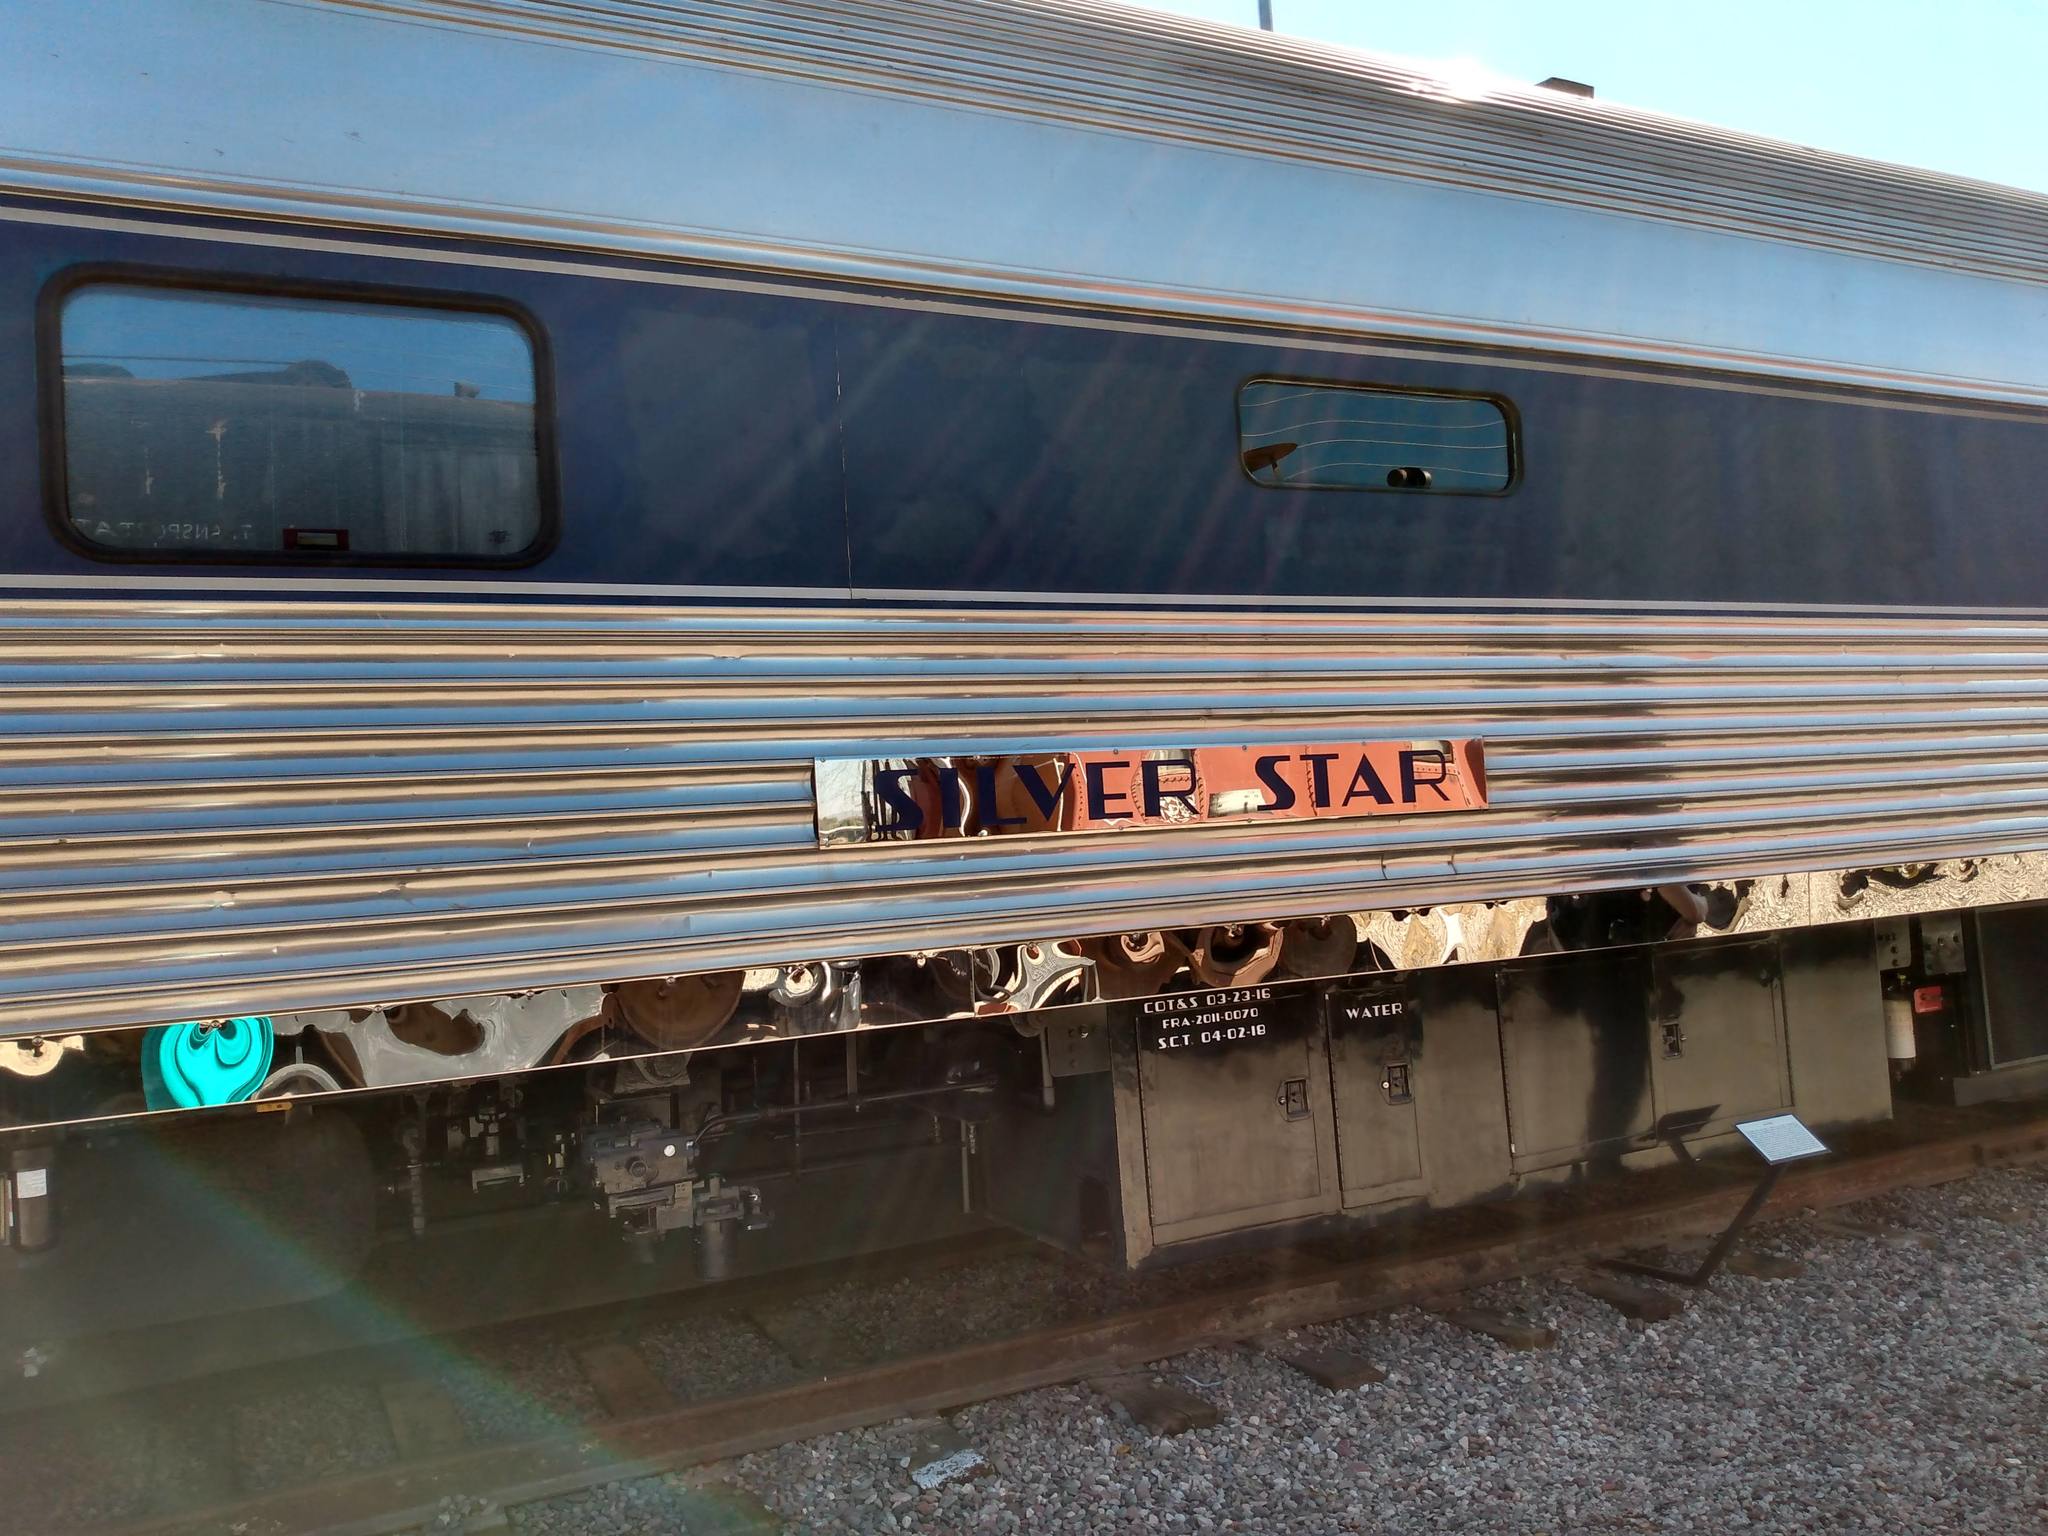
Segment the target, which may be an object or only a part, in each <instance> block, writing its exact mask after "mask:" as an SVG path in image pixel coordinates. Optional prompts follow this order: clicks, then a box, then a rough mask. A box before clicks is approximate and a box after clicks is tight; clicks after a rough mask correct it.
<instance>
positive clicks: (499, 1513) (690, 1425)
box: [75, 1108, 2048, 1536]
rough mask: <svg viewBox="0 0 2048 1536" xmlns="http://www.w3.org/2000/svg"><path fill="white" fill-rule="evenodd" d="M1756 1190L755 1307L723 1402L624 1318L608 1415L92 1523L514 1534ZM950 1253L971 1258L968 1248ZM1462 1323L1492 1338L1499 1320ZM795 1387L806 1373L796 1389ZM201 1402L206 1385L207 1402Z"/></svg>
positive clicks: (1972, 1137)
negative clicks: (746, 1353) (583, 1503)
mask: <svg viewBox="0 0 2048 1536" xmlns="http://www.w3.org/2000/svg"><path fill="white" fill-rule="evenodd" d="M2042 1160H2048V1115H2043V1114H2042V1113H2041V1112H2040V1111H2039V1110H2038V1109H2033V1110H2015V1109H2011V1108H1984V1109H1977V1110H1972V1111H1968V1112H1963V1111H1915V1112H1912V1113H1911V1114H1909V1115H1907V1116H1906V1117H1904V1118H1903V1119H1902V1120H1901V1121H1900V1122H1897V1123H1895V1124H1893V1125H1892V1126H1888V1127H1881V1128H1873V1130H1871V1131H1870V1132H1868V1133H1865V1134H1862V1135H1859V1136H1858V1137H1856V1138H1855V1139H1853V1140H1849V1139H1846V1138H1845V1141H1844V1144H1843V1147H1842V1149H1841V1152H1840V1155H1838V1156H1836V1157H1834V1158H1832V1159H1828V1160H1825V1161H1821V1162H1816V1163H1813V1164H1808V1165H1801V1166H1797V1167H1794V1168H1793V1169H1791V1170H1790V1171H1789V1172H1788V1173H1787V1174H1786V1176H1785V1177H1784V1178H1783V1179H1782V1180H1781V1181H1780V1182H1779V1184H1778V1185H1777V1187H1776V1189H1775V1191H1774V1192H1773V1194H1772V1196H1771V1199H1770V1200H1769V1203H1768V1204H1767V1205H1766V1207H1765V1208H1764V1211H1763V1213H1762V1217H1761V1219H1762V1220H1764V1221H1768V1220H1770V1219H1771V1218H1773V1217H1782V1216H1785V1215H1789V1214H1792V1213H1794V1212H1799V1211H1804V1210H1818V1209H1823V1208H1826V1207H1830V1206H1836V1205H1843V1204H1848V1203H1852V1202H1855V1201H1860V1200H1864V1199H1868V1198H1871V1197H1873V1196H1876V1195H1880V1194H1884V1193H1887V1192H1890V1191H1893V1190H1897V1189H1901V1188H1908V1187H1914V1186H1921V1185H1928V1184H1935V1183H1941V1182H1945V1181H1948V1180H1952V1179H1956V1178H1960V1177H1964V1176H1966V1175H1968V1174H1970V1173H1973V1172H1975V1171H1977V1170H1980V1169H1984V1168H1990V1167H2006V1166H2014V1165H2019V1164H2025V1163H2031V1162H2037V1161H2042ZM1752 1184H1753V1178H1752V1176H1751V1175H1750V1172H1749V1170H1747V1169H1746V1168H1743V1167H1742V1166H1740V1165H1739V1164H1734V1163H1729V1164H1719V1163H1708V1164H1702V1165H1699V1166H1694V1167H1675V1168H1671V1169H1666V1170H1661V1171H1658V1172H1656V1173H1649V1174H1640V1175H1637V1176H1635V1177H1634V1178H1632V1179H1629V1180H1625V1181H1618V1182H1615V1183H1611V1184H1606V1185H1589V1186H1585V1187H1583V1188H1581V1189H1578V1190H1575V1191H1574V1190H1567V1191H1561V1192H1559V1193H1556V1194H1554V1195H1550V1196H1546V1197H1542V1198H1539V1199H1534V1200H1522V1201H1517V1202H1513V1203H1511V1204H1506V1205H1503V1206H1498V1207H1489V1208H1482V1209H1480V1210H1478V1211H1473V1212H1463V1213H1457V1214H1456V1215H1454V1216H1452V1217H1449V1218H1446V1219H1444V1220H1442V1221H1439V1222H1434V1223H1429V1224H1423V1225H1419V1226H1417V1227H1415V1228H1412V1229H1401V1230H1390V1231H1384V1232H1382V1233H1381V1234H1379V1235H1377V1236H1376V1237H1368V1238H1365V1239H1360V1240H1346V1241H1344V1242H1331V1241H1325V1242H1317V1243H1310V1244H1307V1245H1305V1246H1303V1247H1299V1248H1295V1249H1289V1250H1283V1251H1281V1252H1280V1253H1278V1254H1266V1255H1261V1256H1260V1259H1259V1265H1260V1269H1259V1271H1258V1272H1257V1273H1252V1274H1249V1275H1248V1274H1247V1272H1246V1271H1245V1270H1244V1268H1243V1266H1242V1265H1240V1266H1238V1267H1237V1268H1236V1269H1234V1270H1233V1269H1232V1268H1231V1266H1230V1265H1229V1264H1228V1263H1226V1264H1225V1265H1224V1266H1223V1268H1222V1269H1221V1270H1220V1271H1218V1272H1217V1274H1216V1275H1214V1276H1212V1277H1211V1282H1212V1283H1205V1284H1203V1285H1201V1286H1199V1287H1196V1288H1192V1289H1184V1293H1182V1294H1174V1295H1169V1296H1167V1298H1166V1299H1147V1297H1146V1294H1145V1293H1144V1292H1143V1288H1136V1289H1134V1292H1133V1296H1134V1300H1133V1301H1132V1303H1131V1304H1128V1305H1124V1306H1119V1307H1116V1308H1113V1309H1111V1310H1108V1311H1106V1312H1102V1313H1100V1314H1098V1315H1091V1316H1084V1317H1079V1318H1074V1319H1069V1320H1066V1321H1060V1322H1056V1323H1053V1324H1051V1325H1049V1326H1035V1327H1028V1328H1026V1329H1025V1330H1024V1331H1021V1332H1016V1333H1014V1334H1011V1335H1008V1336H1003V1337H984V1338H979V1339H975V1340H974V1341H972V1342H964V1343H955V1344H953V1345H952V1346H951V1347H944V1341H943V1340H941V1341H940V1344H941V1347H935V1348H934V1347H919V1346H918V1345H917V1344H915V1343H913V1344H911V1345H910V1347H909V1348H908V1349H907V1351H905V1352H901V1353H897V1354H893V1355H887V1356H885V1357H882V1358H861V1357H860V1356H859V1355H858V1353H857V1352H856V1353H854V1354H845V1353H835V1348H834V1340H833V1339H832V1338H831V1337H830V1336H829V1335H821V1334H813V1335H812V1336H810V1337H808V1338H807V1337H806V1336H805V1335H804V1333H803V1330H802V1329H801V1328H800V1327H799V1328H792V1327H791V1326H790V1325H789V1323H788V1319H787V1317H779V1316H778V1314H777V1313H776V1311H775V1308H774V1307H773V1306H771V1305H767V1304H764V1303H762V1302H760V1301H758V1300H757V1301H755V1302H754V1303H752V1306H753V1310H752V1311H751V1312H749V1313H748V1314H747V1316H746V1322H747V1323H748V1324H749V1325H750V1326H751V1327H753V1328H754V1329H755V1330H757V1332H758V1333H759V1334H760V1335H761V1336H762V1337H764V1338H765V1339H766V1340H767V1341H768V1342H769V1343H771V1344H772V1345H773V1346H774V1347H775V1349H776V1350H778V1351H779V1352H780V1354H781V1356H782V1357H783V1362H784V1365H785V1367H786V1370H785V1371H784V1373H783V1374H784V1379H783V1380H782V1382H781V1383H780V1384H776V1385H772V1386H768V1387H766V1388H765V1389H760V1390H746V1391H742V1392H740V1393H738V1394H737V1395H725V1396H720V1397H718V1398H716V1399H714V1400H709V1401H699V1402H680V1403H679V1402H678V1401H677V1400H676V1398H675V1397H674V1395H673V1393H672V1390H671V1386H670V1384H668V1383H666V1382H665V1381H664V1380H663V1379H662V1376H661V1374H660V1373H659V1372H657V1371H656V1370H654V1369H653V1368H652V1367H651V1366H650V1365H649V1363H648V1360H647V1358H646V1357H645V1355H644V1354H643V1353H642V1351H641V1350H640V1349H639V1348H638V1347H636V1341H635V1339H634V1338H633V1337H632V1336H631V1334H630V1332H629V1331H624V1332H622V1327H623V1325H621V1326H617V1327H614V1329H613V1330H612V1336H611V1337H602V1336H598V1337H595V1338H593V1336H592V1335H591V1334H590V1332H589V1330H587V1329H586V1330H585V1331H584V1333H583V1334H582V1335H581V1336H582V1337H583V1338H584V1340H585V1342H584V1343H583V1344H581V1345H580V1346H577V1347H576V1349H575V1351H574V1353H575V1358H576V1360H577V1362H578V1367H579V1369H580V1370H581V1372H582V1373H583V1377H584V1384H585V1386H586V1387H587V1396H588V1397H589V1398H590V1399H591V1400H593V1401H594V1403H595V1410H594V1411H593V1412H591V1413H590V1414H589V1415H588V1416H587V1417H586V1418H584V1419H582V1420H580V1421H579V1422H576V1423H573V1424H565V1425H563V1426H561V1427H560V1428H559V1429H558V1430H556V1431H555V1432H551V1433H545V1434H541V1435H538V1436H534V1437H529V1438H524V1439H518V1440H514V1441H507V1442H502V1443H495V1444H483V1445H478V1444H474V1443H471V1442H470V1441H469V1439H468V1438H467V1435H466V1433H465V1431H464V1428H463V1425H462V1423H461V1420H460V1417H459V1415H457V1414H455V1413H454V1412H453V1411H452V1408H451V1405H450V1404H448V1403H447V1402H446V1401H445V1400H442V1399H441V1398H440V1396H439V1395H438V1394H437V1392H436V1390H435V1389H434V1388H433V1387H432V1386H431V1384H429V1383H425V1382H422V1381H420V1380H418V1379H416V1378H412V1377H405V1376H400V1377H398V1378H395V1379H391V1380H386V1381H384V1382H382V1383H380V1384H379V1387H378V1390H379V1394H380V1396H381V1398H382V1401H383V1405H384V1409H385V1412H386V1415H387V1417H388V1420H389V1426H390V1436H391V1441H392V1443H393V1446H394V1448H395V1450H396V1452H397V1457H398V1459H397V1460H395V1461H392V1462H390V1463H389V1464H388V1465H383V1466H380V1467H377V1468H374V1469H370V1470H363V1471H359V1472H355V1473H353V1474H348V1475H342V1476H334V1477H327V1478H324V1479H319V1480H316V1481H311V1482H301V1483H299V1484H297V1485H294V1486H289V1487H279V1488H277V1489H276V1490H274V1491H271V1492H266V1493H260V1494H256V1495H253V1496H249V1495H243V1494H238V1493H233V1492H226V1493H224V1494H223V1495H222V1496H220V1497H218V1498H216V1499H215V1501H214V1502H211V1503H208V1504H205V1505H203V1506H196V1507H188V1508H185V1509H183V1510H178V1511H167V1512H165V1513H163V1514H161V1515H158V1516H154V1517H151V1518H149V1519H145V1520H142V1521H139V1522H136V1521H130V1522H129V1523H126V1524H123V1525H119V1526H112V1527H109V1526H100V1527H98V1528H97V1530H98V1531H99V1532H102V1533H107V1536H111V1533H114V1532H118V1533H119V1536H199V1533H202V1532H217V1531H218V1532H226V1531H233V1532H237V1533H243V1536H300V1533H304V1536H312V1533H321V1536H376V1533H386V1532H402V1531H409V1530H413V1529H416V1528H418V1527H421V1526H423V1525H427V1526H431V1527H432V1528H436V1529H442V1530H450V1529H453V1530H461V1529H464V1528H465V1523H467V1528H468V1529H470V1530H472V1531H476V1532H479V1533H480V1532H484V1531H489V1530H498V1529H503V1528H504V1525H503V1520H504V1515H503V1511H504V1510H505V1509H507V1508H510V1507H513V1506H516V1505H519V1504H522V1503H528V1502H532V1501H536V1500H541V1499H547V1498H551V1497H554V1496H557V1495H560V1494H564V1493H568V1492H572V1491H575V1490H578V1489H584V1488H589V1487H593V1486H596V1485H598V1484H602V1483H606V1482H611V1481H617V1480H621V1479H629V1478H635V1477H641V1476H646V1475H650V1474H654V1473H660V1472H672V1471H676V1470H679V1469H684V1468H693V1467H695V1468H702V1467H706V1466H707V1465H708V1464H711V1463H715V1462H719V1461H721V1460H724V1459H726V1458H730V1457H734V1456H738V1455H742V1454H745V1453H747V1452H751V1451H758V1450H762V1449H766V1448H769V1447H772V1446H776V1445H780V1444H785V1443H788V1442H791V1441H796V1440H803V1439H808V1438H811V1437H813V1436H818V1435H824V1434H829V1433H833V1432H836V1431H841V1430H846V1429H851V1428H856V1427H860V1426H866V1425H872V1424H878V1423H883V1422H887V1421H890V1420H895V1419H899V1418H902V1417H905V1416H917V1415H927V1414H935V1413H941V1412H944V1411H946V1410H949V1409H953V1408H957V1407H960V1406H963V1405H966V1404H969V1403H974V1402H978V1401H985V1400H987V1399H990V1398H995V1397H1001V1396H1005V1395H1008V1394H1011V1393H1016V1392H1022V1391H1026V1390H1030V1389H1033V1388H1038V1387H1045V1386H1052V1385H1057V1384H1061V1383H1066V1382H1072V1381H1077V1380H1099V1379H1102V1378H1106V1377H1112V1376H1114V1375H1115V1374H1116V1373H1119V1372H1124V1371H1128V1370H1130V1369H1131V1368H1133V1367H1136V1366H1140V1365H1143V1364H1145V1363H1147V1362H1151V1361H1156V1360H1160V1359H1163V1358H1166V1357H1169V1356H1173V1355H1178V1354H1182V1353H1185V1352H1187V1351H1189V1350H1192V1349H1196V1348H1199V1347H1203V1346H1211V1345H1217V1344H1224V1343H1232V1342H1242V1341H1251V1340H1257V1339H1260V1338H1261V1337H1262V1336H1266V1335H1270V1334H1273V1333H1275V1332H1278V1331H1281V1330H1285V1329H1289V1328H1296V1327H1302V1326H1307V1325H1312V1324H1318V1323H1325V1322H1331V1321H1335V1320H1338V1319H1341V1318H1345V1317H1351V1316H1356V1315H1358V1314H1362V1313H1370V1312H1374V1311H1379V1310H1384V1309H1388V1308H1392V1307H1396V1306H1401V1305H1405V1304H1417V1303H1419V1304H1424V1305H1433V1306H1435V1307H1437V1308H1439V1309H1444V1308H1446V1307H1451V1306H1455V1301H1456V1298H1457V1296H1458V1295H1459V1293H1461V1292H1464V1291H1467V1290H1470V1289H1473V1288H1476V1287H1480V1286H1484V1285H1488V1284H1491V1283H1494V1282H1497V1281H1501V1280H1507V1279H1512V1278H1516V1277H1520V1276H1527V1275H1531V1274H1536V1273H1540V1272H1544V1271H1549V1270H1555V1269H1559V1268H1562V1267H1566V1266H1571V1265H1578V1264H1583V1263H1585V1262H1587V1261H1588V1260H1591V1259H1596V1258H1599V1257H1603V1256H1614V1255H1619V1254H1622V1253H1625V1252H1630V1251H1642V1250H1650V1249H1655V1248H1657V1247H1660V1246H1666V1245H1672V1244H1683V1243H1685V1242H1687V1241H1690V1240H1695V1239H1697V1238H1699V1237H1700V1236H1702V1235H1704V1234H1709V1233H1712V1232H1716V1231H1718V1230H1720V1229H1721V1228H1722V1227H1724V1226H1725V1225H1726V1224H1727V1223H1728V1221H1729V1220H1730V1218H1731V1217H1732V1216H1733V1214H1734V1213H1735V1212H1736V1211H1737V1210H1738V1209H1739V1208H1740V1206H1741V1205H1742V1203H1743V1201H1744V1200H1745V1198H1746V1197H1747V1195H1748V1193H1749V1191H1750V1189H1751V1187H1752ZM963 1252H964V1251H963ZM990 1252H991V1253H993V1254H995V1256H996V1257H995V1259H994V1260H993V1262H1003V1261H1004V1258H1005V1256H1006V1255H1008V1254H1010V1253H1014V1250H1002V1249H991V1250H990ZM934 1258H935V1260H936V1261H941V1262H952V1263H955V1264H958V1263H962V1262H971V1258H966V1257H963V1256H961V1255H952V1256H948V1255H945V1254H935V1255H934ZM917 1278H918V1272H917V1271H915V1270H912V1269H909V1268H904V1269H902V1270H899V1271H898V1272H896V1274H895V1275H894V1276H893V1278H885V1279H884V1280H882V1281H881V1282H879V1283H882V1284H892V1283H893V1284H895V1285H897V1286H899V1287H903V1286H914V1285H915V1284H916V1283H917ZM966 1278H967V1280H968V1281H970V1282H971V1281H972V1279H973V1276H972V1275H971V1274H969V1275H967V1276H966ZM803 1294H804V1290H803V1288H802V1287H787V1286H785V1287H782V1288H780V1289H779V1290H774V1291H770V1290H767V1289H764V1290H763V1292H762V1295H764V1296H770V1297H771V1298H773V1299H777V1300H779V1301H781V1302H783V1303H788V1302H790V1301H793V1300H800V1299H801V1297H802V1295H803ZM1154 1295H1155V1297H1156V1293H1154ZM785 1310H786V1309H785ZM1464 1320H1465V1321H1467V1322H1470V1323H1473V1324H1475V1325H1476V1326H1481V1327H1486V1326H1488V1325H1489V1319H1487V1318H1485V1317H1478V1318H1466V1319H1464ZM1493 1321H1498V1320H1493ZM1510 1326H1511V1325H1510ZM1503 1336H1504V1338H1505V1341H1506V1342H1509V1343H1517V1342H1519V1343H1524V1344H1528V1343H1541V1342H1543V1341H1542V1340H1541V1339H1536V1338H1517V1337H1515V1336H1514V1335H1513V1334H1512V1332H1511V1331H1510V1332H1509V1333H1507V1334H1505V1335H1503ZM899 1342H901V1341H899ZM926 1342H927V1343H929V1342H930V1337H929V1336H928V1337H927V1340H926ZM792 1374H800V1375H801V1379H796V1380H789V1379H787V1377H788V1376H789V1375H792ZM273 1385H274V1383H273ZM203 1399H204V1393H203V1391H202V1392H199V1393H198V1394H197V1395H196V1396H195V1397H194V1398H193V1399H192V1400H193V1401H202V1400H203ZM736 1499H737V1496H736V1495H735V1496H731V1497H728V1496H726V1495H724V1494H721V1495H719V1496H718V1507H719V1508H720V1510H721V1511H722V1518H724V1519H725V1520H726V1521H727V1522H728V1524H727V1525H726V1526H722V1527H721V1529H726V1528H730V1529H746V1528H748V1526H747V1519H746V1516H745V1515H744V1514H743V1513H737V1512H736V1511H739V1510H740V1509H741V1507H742V1506H743V1504H744V1500H743V1499H737V1502H736ZM761 1518H762V1519H763V1520H765V1519H766V1518H767V1517H766V1515H765V1512H763V1513H762V1516H761ZM735 1521H736V1522H737V1523H736V1524H735V1523H733V1522H735ZM436 1522H438V1524H436ZM75 1528H76V1529H80V1530H84V1529H88V1528H87V1527H75Z"/></svg>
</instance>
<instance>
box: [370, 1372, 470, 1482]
mask: <svg viewBox="0 0 2048 1536" xmlns="http://www.w3.org/2000/svg"><path fill="white" fill-rule="evenodd" d="M377 1395H378V1396H379V1397H381V1398H382V1399H383V1400H384V1418H385V1421H386V1422H387V1423H388V1424H389V1425H390V1426H391V1443H392V1444H393V1445H394V1446H396V1447H397V1448H398V1454H399V1457H400V1459H401V1460H405V1461H422V1460H425V1459H426V1458H427V1457H430V1456H446V1455H447V1454H448V1453H449V1452H451V1451H459V1450H461V1449H462V1448H463V1447H465V1446H466V1445H468V1444H469V1426H467V1425H466V1424H464V1423H463V1422H462V1412H461V1410H460V1409H458V1408H457V1407H456V1406H455V1399H454V1398H452V1397H450V1396H449V1395H448V1394H447V1392H445V1391H444V1390H442V1388H441V1387H440V1386H438V1385H436V1384H435V1383H434V1382H431V1381H426V1380H423V1379H421V1378H420V1377H417V1376H409V1377H405V1378H402V1379H400V1380H397V1381H385V1382H379V1383H378V1385H377Z"/></svg>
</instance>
